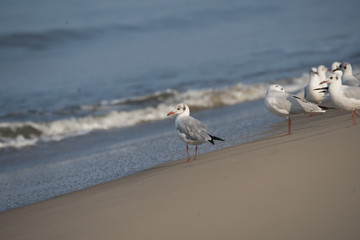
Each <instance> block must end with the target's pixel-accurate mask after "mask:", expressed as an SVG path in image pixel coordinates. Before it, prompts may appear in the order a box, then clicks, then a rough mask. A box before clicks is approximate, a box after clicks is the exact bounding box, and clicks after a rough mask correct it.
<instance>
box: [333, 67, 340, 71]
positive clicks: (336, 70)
mask: <svg viewBox="0 0 360 240" xmlns="http://www.w3.org/2000/svg"><path fill="white" fill-rule="evenodd" d="M337 70H341V68H338V67H337V68H335V69H334V70H333V72H335V71H337Z"/></svg>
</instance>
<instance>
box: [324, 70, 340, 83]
mask: <svg viewBox="0 0 360 240" xmlns="http://www.w3.org/2000/svg"><path fill="white" fill-rule="evenodd" d="M323 83H329V84H334V83H336V84H338V83H340V84H341V77H340V76H339V75H337V74H336V73H333V74H331V75H330V76H329V78H328V79H327V80H326V81H322V82H321V83H320V84H323Z"/></svg>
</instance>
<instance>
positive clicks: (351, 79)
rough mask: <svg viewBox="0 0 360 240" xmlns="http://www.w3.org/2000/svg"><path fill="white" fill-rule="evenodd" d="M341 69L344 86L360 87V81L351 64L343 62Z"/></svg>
mask: <svg viewBox="0 0 360 240" xmlns="http://www.w3.org/2000/svg"><path fill="white" fill-rule="evenodd" d="M340 69H341V70H342V72H343V73H344V74H343V77H342V82H343V84H344V85H348V86H353V87H360V80H359V79H357V78H356V77H355V76H354V75H353V72H352V67H351V64H350V63H348V62H343V63H341V65H340Z"/></svg>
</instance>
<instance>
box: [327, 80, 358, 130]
mask: <svg viewBox="0 0 360 240" xmlns="http://www.w3.org/2000/svg"><path fill="white" fill-rule="evenodd" d="M325 82H328V83H329V93H330V98H331V100H332V101H333V102H334V104H335V105H336V106H337V107H339V108H341V109H345V110H348V111H350V110H352V119H353V124H354V125H355V124H356V119H355V110H357V109H360V87H352V86H346V85H343V84H342V81H341V77H340V76H338V75H337V74H332V75H330V77H329V78H328V80H326V81H325Z"/></svg>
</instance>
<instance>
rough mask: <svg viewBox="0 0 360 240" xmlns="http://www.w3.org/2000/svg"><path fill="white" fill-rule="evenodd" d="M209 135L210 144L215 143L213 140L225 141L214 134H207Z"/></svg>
mask: <svg viewBox="0 0 360 240" xmlns="http://www.w3.org/2000/svg"><path fill="white" fill-rule="evenodd" d="M209 136H210V137H211V139H210V140H209V142H210V143H211V144H215V143H214V140H218V141H225V140H224V139H222V138H219V137H215V136H212V135H209Z"/></svg>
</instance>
